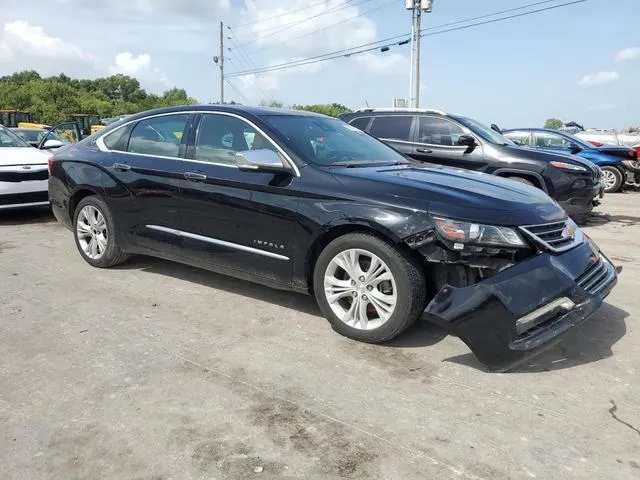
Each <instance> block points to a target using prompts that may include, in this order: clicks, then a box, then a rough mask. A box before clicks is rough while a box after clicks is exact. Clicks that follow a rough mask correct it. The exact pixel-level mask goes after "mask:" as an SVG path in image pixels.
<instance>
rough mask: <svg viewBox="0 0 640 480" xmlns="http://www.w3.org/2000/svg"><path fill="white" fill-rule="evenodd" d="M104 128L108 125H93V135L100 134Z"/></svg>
mask: <svg viewBox="0 0 640 480" xmlns="http://www.w3.org/2000/svg"><path fill="white" fill-rule="evenodd" d="M104 127H106V125H100V124H98V125H91V135H95V134H96V133H98V132H99V131H100V130H102V129H103V128H104Z"/></svg>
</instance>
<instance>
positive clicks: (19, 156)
mask: <svg viewBox="0 0 640 480" xmlns="http://www.w3.org/2000/svg"><path fill="white" fill-rule="evenodd" d="M50 156H51V153H50V152H47V151H46V150H38V149H37V148H33V147H32V146H31V145H29V144H28V143H27V142H25V141H24V140H23V139H22V138H20V137H18V136H17V135H16V134H15V133H13V132H12V131H10V130H9V129H8V128H5V127H3V126H1V125H0V210H5V209H9V208H20V207H32V206H37V205H48V204H49V191H48V178H49V172H48V166H47V162H48V159H49V157H50Z"/></svg>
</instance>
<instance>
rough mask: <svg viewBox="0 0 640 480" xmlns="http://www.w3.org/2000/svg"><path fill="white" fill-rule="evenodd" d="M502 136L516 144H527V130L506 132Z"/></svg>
mask: <svg viewBox="0 0 640 480" xmlns="http://www.w3.org/2000/svg"><path fill="white" fill-rule="evenodd" d="M504 136H505V137H507V138H508V139H509V140H513V141H514V142H515V143H517V144H518V145H529V132H521V131H517V132H507V133H505V134H504Z"/></svg>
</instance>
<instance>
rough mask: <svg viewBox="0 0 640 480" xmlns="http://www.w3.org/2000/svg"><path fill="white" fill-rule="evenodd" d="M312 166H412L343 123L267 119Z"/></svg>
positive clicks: (311, 118) (291, 117) (287, 117)
mask: <svg viewBox="0 0 640 480" xmlns="http://www.w3.org/2000/svg"><path fill="white" fill-rule="evenodd" d="M262 118H263V119H264V121H265V122H267V123H268V124H269V125H271V126H272V127H273V128H275V129H276V130H277V131H278V132H280V133H281V134H282V135H283V136H285V137H286V138H287V140H289V142H291V144H292V145H293V146H294V147H295V148H296V150H298V151H299V152H300V154H302V155H303V156H304V158H305V159H307V160H308V161H309V162H311V163H313V164H316V165H321V166H338V165H340V166H358V165H372V164H374V165H378V164H395V163H409V162H408V160H407V159H406V158H405V157H404V156H402V155H401V154H399V153H398V152H396V151H395V150H393V149H392V148H390V147H388V146H386V145H385V144H384V143H382V142H380V141H379V140H376V139H375V138H373V137H371V136H369V135H367V134H366V133H364V132H363V131H362V130H359V129H357V128H356V127H352V126H351V125H347V124H346V123H344V122H343V121H342V120H337V119H334V118H324V117H315V116H302V115H265V116H263V117H262Z"/></svg>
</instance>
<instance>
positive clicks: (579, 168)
mask: <svg viewBox="0 0 640 480" xmlns="http://www.w3.org/2000/svg"><path fill="white" fill-rule="evenodd" d="M549 163H550V164H551V165H552V166H554V167H556V168H559V169H561V170H571V171H573V172H586V171H587V169H586V168H584V167H583V166H581V165H574V164H573V163H566V162H549Z"/></svg>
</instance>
